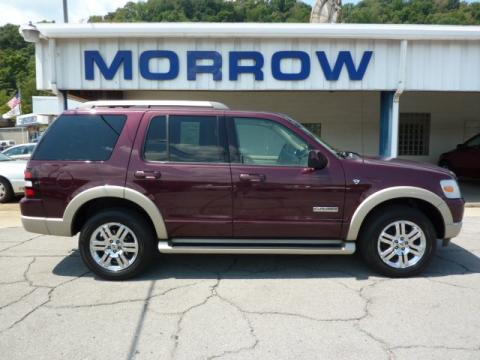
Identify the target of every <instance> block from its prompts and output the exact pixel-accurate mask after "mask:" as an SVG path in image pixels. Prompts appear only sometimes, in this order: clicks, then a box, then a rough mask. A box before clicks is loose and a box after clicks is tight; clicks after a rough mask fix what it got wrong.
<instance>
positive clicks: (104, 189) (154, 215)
mask: <svg viewBox="0 0 480 360" xmlns="http://www.w3.org/2000/svg"><path fill="white" fill-rule="evenodd" d="M105 197H115V198H121V199H126V200H129V201H131V202H133V203H135V204H137V205H138V206H140V207H141V208H142V209H143V210H144V211H145V212H146V213H147V214H148V216H149V217H150V220H152V223H153V225H154V227H155V232H156V234H157V237H158V238H159V239H167V238H168V235H167V229H166V227H165V222H164V220H163V217H162V214H161V213H160V211H159V210H158V208H157V206H156V205H155V204H154V203H153V201H152V200H150V199H149V198H148V197H146V196H145V195H143V194H142V193H140V192H138V191H136V190H132V189H129V188H124V187H122V186H113V185H104V186H98V187H94V188H91V189H88V190H85V191H83V192H81V193H79V194H78V195H76V196H75V197H74V198H73V199H72V201H70V203H69V204H68V206H67V208H66V209H65V212H64V213H63V228H64V230H67V229H68V232H69V233H70V234H69V235H68V236H71V235H72V234H71V228H72V223H73V219H74V217H75V214H76V213H77V211H78V210H79V209H80V208H81V207H82V205H84V204H86V203H87V202H88V201H90V200H94V199H99V198H105ZM47 226H48V223H47ZM51 230H53V229H51ZM51 233H52V235H56V234H55V233H54V231H52V232H51Z"/></svg>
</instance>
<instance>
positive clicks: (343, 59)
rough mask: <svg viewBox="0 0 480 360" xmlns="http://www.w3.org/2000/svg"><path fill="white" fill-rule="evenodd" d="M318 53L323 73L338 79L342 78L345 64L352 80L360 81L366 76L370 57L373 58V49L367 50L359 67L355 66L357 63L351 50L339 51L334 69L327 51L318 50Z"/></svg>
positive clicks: (332, 78)
mask: <svg viewBox="0 0 480 360" xmlns="http://www.w3.org/2000/svg"><path fill="white" fill-rule="evenodd" d="M316 54H317V57H318V61H319V62H320V66H321V67H322V70H323V74H324V75H325V78H326V79H327V80H329V81H337V80H338V79H339V78H340V73H341V72H342V68H343V66H344V65H345V66H346V68H347V71H348V76H349V77H350V80H355V81H359V80H363V77H364V76H365V72H366V71H367V67H368V64H369V63H370V59H371V58H372V55H373V51H365V52H364V53H363V56H362V60H361V61H360V65H359V66H358V69H356V68H355V64H354V63H353V58H352V54H351V52H350V51H340V52H339V53H338V57H337V61H336V62H335V66H334V67H333V70H332V68H331V67H330V63H329V62H328V59H327V55H326V54H325V51H317V52H316Z"/></svg>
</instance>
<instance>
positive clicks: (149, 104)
mask: <svg viewBox="0 0 480 360" xmlns="http://www.w3.org/2000/svg"><path fill="white" fill-rule="evenodd" d="M177 106H186V107H203V108H211V109H220V110H228V106H227V105H225V104H222V103H219V102H215V101H188V100H100V101H88V102H85V103H83V104H81V105H79V106H78V109H94V108H116V107H123V108H130V107H142V108H155V107H177Z"/></svg>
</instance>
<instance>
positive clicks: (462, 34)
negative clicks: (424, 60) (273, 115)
mask: <svg viewBox="0 0 480 360" xmlns="http://www.w3.org/2000/svg"><path fill="white" fill-rule="evenodd" d="M35 28H36V29H37V30H38V32H39V33H40V34H39V35H40V37H43V38H134V37H141V38H159V37H162V38H176V37H181V38H184V37H188V38H325V39H392V40H480V26H453V25H392V24H309V23H295V24H292V23H93V24H43V23H42V24H36V25H33V26H32V25H24V26H22V27H21V28H20V33H22V35H23V36H24V38H26V40H27V41H38V38H37V39H33V38H29V37H28V36H27V35H26V31H28V30H30V31H32V30H33V31H35Z"/></svg>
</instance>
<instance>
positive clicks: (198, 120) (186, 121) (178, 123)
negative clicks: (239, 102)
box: [144, 115, 226, 163]
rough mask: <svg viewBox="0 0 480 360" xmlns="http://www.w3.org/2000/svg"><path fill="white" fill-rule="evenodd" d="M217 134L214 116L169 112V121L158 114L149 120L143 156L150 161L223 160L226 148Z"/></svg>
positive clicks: (216, 121) (212, 161) (216, 123)
mask: <svg viewBox="0 0 480 360" xmlns="http://www.w3.org/2000/svg"><path fill="white" fill-rule="evenodd" d="M167 122H168V124H167ZM167 129H168V136H167ZM220 138H221V136H220V135H219V123H218V118H217V117H216V116H185V115H172V116H169V118H168V121H167V118H166V117H165V116H158V117H155V118H153V119H152V120H151V122H150V126H149V129H148V133H147V137H146V140H145V147H144V158H145V159H146V160H150V161H172V162H201V163H215V162H217V163H218V162H225V161H226V159H225V148H224V146H223V145H222V144H221V141H220Z"/></svg>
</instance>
